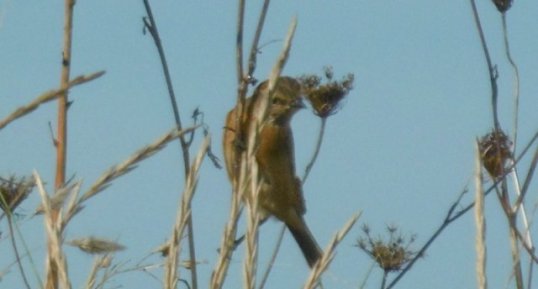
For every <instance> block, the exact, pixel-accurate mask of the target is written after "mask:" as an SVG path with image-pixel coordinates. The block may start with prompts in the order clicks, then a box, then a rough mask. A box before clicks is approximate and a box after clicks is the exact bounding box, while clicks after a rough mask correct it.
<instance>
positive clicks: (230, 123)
mask: <svg viewBox="0 0 538 289" xmlns="http://www.w3.org/2000/svg"><path fill="white" fill-rule="evenodd" d="M268 89H269V81H268V80H266V81H264V82H262V83H260V84H259V85H258V86H257V87H256V89H255V90H254V93H253V94H252V96H251V97H249V98H247V99H246V100H245V106H244V109H245V113H244V114H243V118H242V119H241V120H239V121H238V118H237V117H238V115H237V114H238V112H239V108H238V106H236V107H234V108H233V109H232V110H231V111H230V112H229V113H228V114H227V117H226V124H225V129H224V134H223V151H224V160H225V163H226V170H227V172H228V177H229V179H230V181H231V182H232V183H233V180H234V179H235V178H237V175H238V172H239V169H238V167H239V155H240V152H241V150H245V149H246V140H248V139H249V126H250V123H251V122H252V121H255V119H256V116H255V114H256V113H258V112H259V106H260V105H261V104H262V103H263V100H264V98H265V97H269V93H268ZM304 107H305V106H304V103H303V101H302V96H301V85H300V83H299V82H298V81H297V80H296V79H295V78H292V77H287V76H281V77H279V78H278V79H277V82H276V85H275V88H274V90H273V93H272V98H271V101H270V103H269V104H268V108H267V118H266V120H265V122H264V124H263V126H262V127H261V130H260V131H259V135H258V140H257V142H256V143H257V145H256V148H255V160H256V163H257V165H258V171H259V176H260V182H261V189H260V191H259V193H258V203H259V208H260V218H261V221H262V222H263V221H265V220H266V219H267V218H269V217H271V216H274V217H276V218H277V219H278V220H280V221H282V222H283V223H284V224H285V225H286V227H287V228H288V229H289V231H290V232H291V234H292V236H293V237H294V239H295V241H296V242H297V244H298V245H299V247H300V249H301V251H302V253H303V255H304V257H305V259H306V261H307V263H308V265H309V267H311V268H312V267H313V266H314V265H315V264H316V262H317V261H318V259H320V258H321V255H322V251H321V249H320V247H319V245H318V243H317V242H316V240H315V238H314V236H313V235H312V233H311V232H310V229H309V228H308V226H307V224H306V222H305V220H304V218H303V216H304V214H305V212H306V206H305V201H304V198H303V191H302V182H301V180H300V179H299V178H298V177H297V176H296V174H295V152H294V142H293V133H292V129H291V125H290V122H291V119H292V117H293V115H294V114H295V113H296V112H297V111H299V110H300V109H302V108H304ZM249 187H250V186H249ZM245 195H249V194H247V193H245ZM243 201H244V198H243Z"/></svg>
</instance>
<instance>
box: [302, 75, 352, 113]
mask: <svg viewBox="0 0 538 289" xmlns="http://www.w3.org/2000/svg"><path fill="white" fill-rule="evenodd" d="M324 75H325V78H326V79H327V83H325V84H321V77H319V76H316V75H303V76H301V77H300V78H299V81H300V82H301V86H302V88H303V92H304V94H305V96H306V99H307V100H308V101H309V102H310V104H311V105H312V108H313V109H314V113H315V114H316V115H317V116H319V117H321V118H326V117H328V116H330V115H333V114H334V113H336V112H337V111H338V109H339V108H340V102H341V101H342V100H343V99H344V97H345V96H346V95H347V94H348V93H349V92H350V91H351V90H352V89H353V80H354V75H353V74H348V75H346V76H345V77H344V78H343V79H342V80H341V81H334V80H332V79H333V71H332V68H330V67H328V68H325V71H324Z"/></svg>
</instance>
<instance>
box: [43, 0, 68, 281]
mask: <svg viewBox="0 0 538 289" xmlns="http://www.w3.org/2000/svg"><path fill="white" fill-rule="evenodd" d="M64 3H65V4H64V14H65V15H64V38H63V39H64V43H63V52H62V72H61V77H60V87H61V88H62V89H65V92H64V93H63V94H62V95H61V96H60V98H59V99H58V128H57V138H56V140H55V144H56V178H55V183H54V186H55V188H56V189H59V188H60V187H62V186H63V185H64V183H65V174H66V166H67V159H66V158H67V109H68V107H69V98H68V90H67V89H66V88H67V85H68V83H69V74H70V69H71V44H72V36H73V9H74V6H75V0H64ZM50 213H51V215H50V220H49V221H50V223H51V224H49V225H50V226H53V224H54V226H57V221H58V215H59V210H56V209H53V210H52V211H51V212H50ZM58 229H59V228H57V227H56V228H55V230H51V231H50V232H49V234H47V237H48V240H47V243H48V244H47V251H48V255H49V258H48V261H47V262H48V264H47V269H46V274H45V275H46V276H47V277H46V281H45V282H46V283H45V288H46V289H57V288H58V285H59V280H58V279H63V278H65V279H66V280H64V281H63V282H62V283H63V286H67V287H64V288H70V287H71V284H70V283H69V281H68V280H67V264H65V263H66V260H65V258H64V257H63V253H62V252H61V242H60V241H58V240H55V239H60V240H61V233H60V232H59V230H58ZM57 251H59V252H57ZM59 262H63V263H64V264H59ZM59 275H64V276H59Z"/></svg>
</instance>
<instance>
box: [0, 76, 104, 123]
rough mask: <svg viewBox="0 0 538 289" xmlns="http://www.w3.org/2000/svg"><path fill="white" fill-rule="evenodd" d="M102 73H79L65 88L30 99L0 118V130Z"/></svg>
mask: <svg viewBox="0 0 538 289" xmlns="http://www.w3.org/2000/svg"><path fill="white" fill-rule="evenodd" d="M103 74H105V72H104V71H99V72H96V73H92V74H89V75H81V76H78V77H77V78H75V79H73V80H71V81H70V82H69V83H68V84H67V87H66V88H60V89H56V90H50V91H47V92H45V93H43V94H41V95H40V96H38V97H37V98H35V99H34V100H32V101H31V102H30V103H28V104H26V105H23V106H21V107H19V108H17V109H16V110H15V111H13V112H12V113H10V114H9V115H8V116H7V117H6V118H4V119H3V120H0V130H1V129H3V128H4V127H6V126H7V125H8V124H10V123H11V122H12V121H14V120H16V119H18V118H21V117H23V116H25V115H27V114H29V113H30V112H32V111H34V110H35V109H37V108H38V107H39V106H40V105H42V104H44V103H46V102H49V101H52V100H55V99H57V98H58V97H60V96H62V95H63V94H64V93H65V92H66V91H67V90H68V89H69V88H71V87H73V86H76V85H79V84H83V83H86V82H88V81H92V80H94V79H96V78H99V77H101V76H102V75H103Z"/></svg>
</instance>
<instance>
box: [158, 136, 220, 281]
mask: <svg viewBox="0 0 538 289" xmlns="http://www.w3.org/2000/svg"><path fill="white" fill-rule="evenodd" d="M209 143H210V137H209V136H208V137H206V138H205V139H204V142H203V143H202V146H201V148H200V151H199V152H198V155H197V156H196V158H195V160H194V162H193V164H192V167H191V168H190V170H189V174H188V175H187V179H186V182H185V189H184V191H183V193H182V198H181V204H180V209H179V210H178V212H177V215H176V222H175V224H174V228H173V230H172V235H171V237H170V240H169V242H168V250H169V251H168V257H167V258H166V263H165V276H164V288H165V289H174V288H177V282H178V280H179V274H178V267H179V253H180V252H181V239H182V236H183V233H184V230H185V227H186V226H188V223H189V222H188V221H189V220H190V219H191V201H192V198H193V196H194V192H195V189H196V185H197V184H198V173H199V170H200V167H201V165H202V160H203V158H204V156H205V154H206V153H207V149H208V147H209ZM192 261H193V260H191V268H192V267H193V266H194V264H192Z"/></svg>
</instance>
